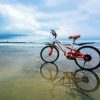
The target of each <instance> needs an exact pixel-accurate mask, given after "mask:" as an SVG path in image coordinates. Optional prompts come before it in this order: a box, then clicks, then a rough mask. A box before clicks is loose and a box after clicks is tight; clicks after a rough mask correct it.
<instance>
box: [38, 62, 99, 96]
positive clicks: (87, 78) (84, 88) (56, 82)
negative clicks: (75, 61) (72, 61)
mask: <svg viewBox="0 0 100 100" xmlns="http://www.w3.org/2000/svg"><path fill="white" fill-rule="evenodd" d="M58 73H59V69H58V67H57V65H56V64H54V63H44V64H42V66H41V68H40V74H41V76H42V77H43V78H44V79H46V80H48V82H50V83H51V84H52V89H51V90H50V93H51V94H52V96H54V90H55V88H56V87H57V86H63V87H65V88H66V93H67V94H68V95H69V96H72V97H75V96H77V93H81V94H82V95H85V96H88V95H87V94H86V92H93V91H95V90H97V89H98V88H99V77H98V75H97V74H96V73H95V72H94V71H88V70H83V69H78V70H76V71H74V72H69V71H66V72H64V73H63V75H62V76H59V75H58Z"/></svg>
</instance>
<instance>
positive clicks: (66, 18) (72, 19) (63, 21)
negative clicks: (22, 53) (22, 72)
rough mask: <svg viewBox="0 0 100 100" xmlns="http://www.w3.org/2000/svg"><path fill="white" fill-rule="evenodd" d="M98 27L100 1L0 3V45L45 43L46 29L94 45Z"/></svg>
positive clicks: (1, 0)
mask: <svg viewBox="0 0 100 100" xmlns="http://www.w3.org/2000/svg"><path fill="white" fill-rule="evenodd" d="M99 27H100V0H0V41H36V42H37V41H38V42H41V41H46V40H47V39H48V36H49V35H50V33H49V31H50V29H55V30H56V31H57V33H58V38H59V39H64V40H67V37H68V36H69V35H75V34H80V35H82V37H81V39H83V40H84V39H85V40H97V41H98V40H100V35H99V34H100V28H99ZM81 39H80V40H81Z"/></svg>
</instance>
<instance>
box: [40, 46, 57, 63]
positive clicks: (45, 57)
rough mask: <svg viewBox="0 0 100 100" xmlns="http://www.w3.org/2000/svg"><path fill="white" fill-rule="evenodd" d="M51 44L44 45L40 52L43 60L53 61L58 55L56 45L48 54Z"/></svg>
mask: <svg viewBox="0 0 100 100" xmlns="http://www.w3.org/2000/svg"><path fill="white" fill-rule="evenodd" d="M51 49H52V46H46V47H44V48H43V49H42V50H41V52H40V57H41V59H42V60H43V61H45V62H48V63H53V62H55V61H56V60H57V59H58V57H59V51H58V49H57V48H56V47H53V51H52V54H51V55H50V52H51Z"/></svg>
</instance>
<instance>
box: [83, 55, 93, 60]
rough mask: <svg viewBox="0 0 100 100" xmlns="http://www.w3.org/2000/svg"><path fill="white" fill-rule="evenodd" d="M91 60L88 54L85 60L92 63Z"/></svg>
mask: <svg viewBox="0 0 100 100" xmlns="http://www.w3.org/2000/svg"><path fill="white" fill-rule="evenodd" d="M91 59H92V57H91V56H90V55H88V54H86V55H85V58H84V60H85V61H91Z"/></svg>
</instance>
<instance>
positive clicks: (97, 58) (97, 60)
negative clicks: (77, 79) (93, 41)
mask: <svg viewBox="0 0 100 100" xmlns="http://www.w3.org/2000/svg"><path fill="white" fill-rule="evenodd" d="M85 49H87V50H88V49H90V50H91V51H87V52H86V50H85ZM83 50H85V51H84V52H83ZM77 51H78V52H80V53H83V54H86V55H89V57H90V58H91V60H90V61H86V63H85V64H84V62H85V59H82V58H81V59H78V58H76V59H75V63H76V64H77V65H78V66H79V67H80V68H82V69H86V70H94V69H96V68H98V67H99V66H100V51H99V50H98V49H97V48H95V47H92V46H83V47H80V48H79V49H78V50H77ZM77 51H76V52H77ZM92 51H93V52H92ZM79 61H80V62H79Z"/></svg>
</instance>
